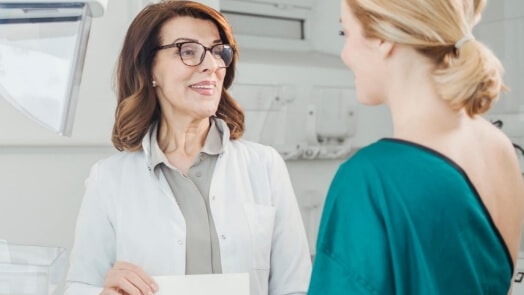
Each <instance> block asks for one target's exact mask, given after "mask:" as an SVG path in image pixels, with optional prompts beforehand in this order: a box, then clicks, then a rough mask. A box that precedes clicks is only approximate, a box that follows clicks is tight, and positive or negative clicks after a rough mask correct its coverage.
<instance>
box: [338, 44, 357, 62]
mask: <svg viewBox="0 0 524 295" xmlns="http://www.w3.org/2000/svg"><path fill="white" fill-rule="evenodd" d="M354 54H355V50H354V48H352V47H351V46H350V44H349V43H348V42H345V43H344V47H343V48H342V51H341V52H340V57H341V58H342V61H343V62H344V64H345V65H346V66H347V67H348V68H349V69H352V66H353V63H352V57H353V56H354Z"/></svg>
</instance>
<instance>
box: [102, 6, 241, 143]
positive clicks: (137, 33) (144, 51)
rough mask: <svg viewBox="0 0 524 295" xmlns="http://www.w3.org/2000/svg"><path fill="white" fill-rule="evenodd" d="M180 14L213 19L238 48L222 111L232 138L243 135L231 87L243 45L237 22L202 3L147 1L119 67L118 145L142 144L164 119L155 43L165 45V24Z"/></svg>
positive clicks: (130, 31)
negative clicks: (235, 28) (155, 68)
mask: <svg viewBox="0 0 524 295" xmlns="http://www.w3.org/2000/svg"><path fill="white" fill-rule="evenodd" d="M178 16H189V17H193V18H197V19H203V20H209V21H212V22H213V23H214V24H215V25H216V26H217V28H218V31H219V34H220V39H221V41H222V42H223V43H227V44H229V45H230V46H231V47H232V48H233V50H234V55H233V61H232V62H231V65H230V66H229V67H228V68H227V70H226V75H225V78H224V85H223V87H222V94H221V97H220V102H219V105H218V110H217V112H216V116H217V117H218V118H221V119H223V120H224V121H225V122H226V123H227V125H228V127H229V129H230V131H231V132H230V134H231V135H230V138H231V139H238V138H240V137H241V136H242V134H243V133H244V113H243V111H242V109H241V108H240V106H239V104H238V103H237V102H236V101H235V100H234V99H233V97H232V96H231V95H230V94H229V93H228V92H227V89H228V88H229V87H230V86H231V84H232V83H233V80H234V77H235V66H236V62H237V60H238V46H237V43H236V41H235V38H234V37H233V33H232V30H231V26H230V25H229V23H228V22H227V20H226V19H225V18H224V16H223V15H222V14H221V13H220V12H218V11H216V10H214V9H212V8H210V7H208V6H206V5H203V4H201V3H198V2H193V1H177V0H166V1H162V2H160V3H157V4H150V5H148V6H146V7H145V8H144V9H143V10H142V11H141V12H140V13H139V14H138V15H137V16H136V17H135V19H134V20H133V22H132V23H131V25H130V26H129V28H128V30H127V34H126V36H125V39H124V44H123V46H122V50H121V52H120V56H119V59H118V65H117V70H116V79H115V84H116V87H115V88H116V92H117V93H116V94H117V107H116V111H115V123H114V126H113V135H112V141H113V145H114V146H115V148H116V149H117V150H119V151H123V150H127V151H136V150H140V149H141V148H142V138H143V137H144V135H145V134H146V133H147V131H148V129H149V126H150V125H151V124H152V123H153V122H154V121H159V119H160V116H161V112H160V105H159V103H158V99H157V97H156V94H155V90H154V88H153V86H152V83H151V82H152V80H153V78H152V73H151V67H152V64H153V59H154V54H155V50H154V48H156V47H158V46H159V45H161V44H160V41H161V40H160V38H159V31H160V29H161V27H162V25H163V24H164V23H165V22H167V21H168V20H170V19H172V18H174V17H178Z"/></svg>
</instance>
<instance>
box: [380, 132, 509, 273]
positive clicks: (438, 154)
mask: <svg viewBox="0 0 524 295" xmlns="http://www.w3.org/2000/svg"><path fill="white" fill-rule="evenodd" d="M379 141H389V142H393V143H398V144H404V145H409V146H412V147H415V148H419V149H421V150H424V151H426V152H428V153H430V154H433V155H434V156H436V157H438V158H440V159H442V160H443V161H445V162H447V163H448V164H449V165H450V166H451V167H453V168H454V169H456V170H457V171H458V172H459V173H460V174H461V175H462V177H464V180H465V181H466V183H467V184H468V186H469V187H470V189H471V191H472V192H473V195H474V196H475V198H476V199H477V201H478V202H479V203H480V205H481V208H482V211H483V212H484V214H486V216H487V218H488V221H489V223H490V226H491V227H492V228H493V230H494V231H495V234H496V236H497V238H498V239H499V241H500V242H501V244H502V245H503V248H504V252H505V254H506V258H507V260H508V262H509V265H510V267H511V273H513V272H514V265H513V258H512V257H511V253H510V251H509V248H508V245H507V243H506V241H505V240H504V238H503V237H502V234H501V233H500V231H499V229H498V227H497V226H496V225H495V222H494V221H493V218H492V217H491V214H490V213H489V211H488V208H486V205H485V204H484V202H483V201H482V198H481V197H480V194H479V192H478V190H477V188H476V187H475V185H474V184H473V182H472V181H471V179H470V178H469V176H468V175H467V173H466V171H465V170H464V169H462V167H461V166H460V165H459V164H457V163H456V162H455V161H453V160H452V159H451V158H449V157H448V156H446V155H444V154H443V153H441V152H439V151H437V150H435V149H433V148H430V147H428V146H425V145H423V144H420V143H416V142H413V141H409V140H405V139H399V138H392V137H386V138H382V139H380V140H379Z"/></svg>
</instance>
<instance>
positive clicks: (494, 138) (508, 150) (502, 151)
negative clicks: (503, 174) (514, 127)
mask: <svg viewBox="0 0 524 295" xmlns="http://www.w3.org/2000/svg"><path fill="white" fill-rule="evenodd" d="M478 121H479V126H480V128H479V129H480V130H479V135H480V137H481V139H482V142H483V143H484V147H485V148H487V149H489V150H490V152H491V154H492V156H493V157H495V158H497V160H498V161H502V162H500V164H501V165H502V164H506V165H508V168H510V167H511V166H515V167H518V166H519V165H518V159H517V153H516V151H515V148H514V147H513V143H512V142H511V140H510V139H509V138H508V136H507V135H506V134H505V133H504V132H503V131H502V130H500V129H499V128H497V127H496V126H495V125H493V124H492V123H491V122H489V121H487V120H485V119H479V120H478ZM515 167H513V168H515Z"/></svg>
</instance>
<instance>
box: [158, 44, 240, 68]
mask: <svg viewBox="0 0 524 295" xmlns="http://www.w3.org/2000/svg"><path fill="white" fill-rule="evenodd" d="M188 43H194V44H198V45H200V46H202V48H204V53H203V54H202V55H201V56H200V61H199V62H198V63H197V64H195V65H188V64H186V63H185V62H184V59H183V58H182V55H180V50H181V47H182V46H183V45H184V44H188ZM217 46H224V48H228V49H230V50H231V61H230V62H229V64H228V65H227V66H225V67H219V68H227V67H229V66H230V65H231V63H232V62H233V55H234V54H235V50H234V49H233V47H231V45H229V44H226V43H218V44H215V45H213V46H211V47H206V46H205V45H204V44H202V43H200V42H196V41H184V42H174V43H171V44H166V45H161V46H158V47H155V48H154V49H153V52H156V51H158V50H162V49H168V48H173V47H176V48H178V51H179V52H178V56H180V60H181V61H182V63H183V64H185V65H186V66H188V67H196V66H199V65H201V64H202V62H203V61H204V58H205V57H206V53H207V52H208V51H209V53H210V54H211V55H212V56H213V51H212V50H213V48H215V47H217Z"/></svg>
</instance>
